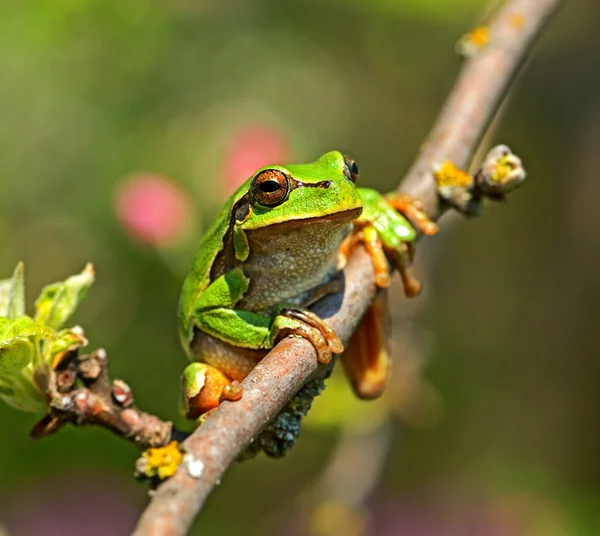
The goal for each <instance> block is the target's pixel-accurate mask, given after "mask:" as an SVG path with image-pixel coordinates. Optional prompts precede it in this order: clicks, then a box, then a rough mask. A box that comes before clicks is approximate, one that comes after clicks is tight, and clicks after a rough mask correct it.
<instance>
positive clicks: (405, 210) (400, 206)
mask: <svg viewBox="0 0 600 536" xmlns="http://www.w3.org/2000/svg"><path fill="white" fill-rule="evenodd" d="M385 198H386V199H387V201H388V203H389V204H390V205H392V206H393V207H394V208H395V209H396V210H397V211H398V212H400V213H401V214H403V215H404V216H406V217H407V218H408V219H409V220H410V221H411V222H412V223H413V224H414V225H415V226H417V227H418V228H419V229H420V230H421V232H422V233H423V234H425V235H427V236H431V235H434V234H437V232H438V231H439V227H438V226H437V225H436V224H435V223H434V222H432V221H431V220H430V219H429V217H428V216H427V214H425V212H424V210H423V203H422V202H421V201H419V200H418V199H414V198H413V197H411V196H410V195H408V194H398V193H394V194H388V195H386V196H385Z"/></svg>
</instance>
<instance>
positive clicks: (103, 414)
mask: <svg viewBox="0 0 600 536" xmlns="http://www.w3.org/2000/svg"><path fill="white" fill-rule="evenodd" d="M37 383H38V384H39V385H40V387H41V389H42V390H43V392H44V393H45V395H46V398H47V401H48V407H49V412H48V414H47V415H45V416H44V417H43V418H42V419H41V420H40V421H39V422H38V423H37V424H36V425H35V426H34V427H33V429H32V430H31V438H32V439H40V438H42V437H45V436H47V435H49V434H52V433H54V432H56V431H58V430H59V429H60V428H62V426H63V425H64V424H65V423H71V424H74V425H75V426H90V425H92V426H100V427H102V428H106V429H107V430H110V431H111V432H113V433H114V434H116V435H118V436H121V437H123V438H125V439H127V440H128V441H131V442H132V443H134V444H135V445H136V446H138V447H139V448H142V449H144V448H148V447H160V446H163V445H166V444H167V443H168V442H169V441H171V440H172V439H177V440H183V439H184V438H185V437H186V435H187V434H186V435H184V434H183V433H181V432H179V431H178V430H176V429H175V428H174V427H173V423H172V422H170V421H163V420H161V419H160V418H158V417H156V416H155V415H151V414H149V413H145V412H143V411H141V410H139V409H138V408H137V407H136V406H135V404H134V400H133V393H132V391H131V388H130V387H129V386H128V385H127V384H126V383H125V382H123V381H122V380H113V381H112V382H111V381H110V377H109V367H108V357H107V355H106V352H105V351H104V350H102V349H100V350H96V351H95V352H92V353H91V354H89V355H82V356H79V355H78V354H77V352H76V351H73V352H69V353H68V354H67V355H66V357H64V358H63V359H62V360H61V362H60V363H59V364H58V366H57V367H56V368H55V369H54V370H52V371H51V372H50V375H49V376H45V375H44V377H41V378H38V382H37ZM81 384H83V385H81Z"/></svg>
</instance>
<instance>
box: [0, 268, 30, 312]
mask: <svg viewBox="0 0 600 536" xmlns="http://www.w3.org/2000/svg"><path fill="white" fill-rule="evenodd" d="M24 314H25V282H24V280H23V263H22V262H20V263H19V264H17V267H16V268H15V271H14V272H13V275H12V277H11V278H10V279H3V280H0V317H8V318H15V317H17V316H23V315H24Z"/></svg>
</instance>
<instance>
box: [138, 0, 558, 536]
mask: <svg viewBox="0 0 600 536" xmlns="http://www.w3.org/2000/svg"><path fill="white" fill-rule="evenodd" d="M563 2H564V0H509V1H507V2H506V4H505V5H504V6H503V7H502V9H500V10H499V12H498V13H497V15H496V16H495V18H494V20H493V22H492V24H491V25H490V27H489V30H490V35H491V42H490V43H489V45H488V46H487V47H485V48H484V49H482V50H481V51H480V52H479V53H478V54H477V55H476V56H475V57H474V58H472V59H470V60H468V61H466V62H465V65H464V67H463V69H462V71H461V72H460V75H459V77H458V79H457V81H456V84H455V86H454V88H453V89H452V91H451V93H450V95H449V97H448V99H447V101H446V103H445V105H444V107H443V109H442V111H441V114H440V116H439V118H438V119H437V121H436V123H435V125H434V127H433V129H432V131H431V133H430V134H429V136H428V138H427V140H426V141H425V143H424V145H423V146H422V148H421V151H420V153H419V155H418V157H417V159H416V161H415V162H414V164H413V165H412V167H411V168H410V170H409V171H408V173H407V174H406V176H405V178H404V179H403V180H402V181H401V183H400V186H399V190H401V191H402V192H404V193H407V194H409V195H411V196H413V197H415V198H418V199H420V200H422V201H423V204H424V207H425V211H426V213H427V214H428V215H429V217H430V218H431V219H434V220H435V219H438V218H439V217H440V216H441V215H442V213H443V211H444V208H445V207H444V206H443V205H442V204H441V203H440V200H439V196H438V194H437V187H436V182H435V179H434V176H433V174H432V167H433V165H434V164H436V163H441V162H443V161H445V160H450V161H452V162H453V163H454V164H456V165H457V166H459V167H464V166H465V165H466V164H467V162H468V160H469V159H470V158H471V157H472V155H473V153H474V151H475V150H476V148H477V145H478V144H479V142H480V140H481V138H482V136H483V134H484V132H485V130H486V129H487V127H488V126H489V124H490V121H491V119H492V118H493V117H494V114H495V113H496V111H497V109H498V107H499V106H500V104H501V103H502V101H503V99H504V97H505V95H506V91H507V89H508V87H509V85H510V83H511V81H512V80H513V79H514V77H515V75H516V73H517V72H518V70H519V67H520V66H521V65H522V63H523V62H524V60H525V59H526V57H527V55H528V53H529V51H530V49H531V47H532V45H533V44H534V42H535V41H536V39H537V37H538V36H539V34H540V32H541V31H542V29H543V28H544V27H545V26H546V25H547V23H548V21H549V19H550V17H551V16H552V15H553V13H554V12H555V11H556V10H557V9H558V7H559V6H560V5H561V4H563ZM375 292H376V288H375V284H374V278H373V270H372V265H371V261H370V259H369V257H368V256H367V255H366V253H365V252H364V251H363V250H362V249H359V250H357V251H356V252H355V253H354V254H353V255H352V257H351V259H350V262H349V263H348V266H347V267H346V269H345V270H344V291H343V292H342V293H340V294H338V295H336V296H331V297H328V298H326V299H324V300H322V301H321V302H320V303H319V304H318V306H317V307H315V308H314V310H315V312H316V313H317V314H319V315H320V316H321V317H322V318H324V319H326V320H327V322H328V323H329V324H330V325H331V327H333V328H334V329H335V330H336V331H337V333H338V335H339V336H340V338H341V339H342V340H343V342H344V343H347V342H348V340H349V339H350V336H351V335H352V333H353V331H354V329H356V326H357V325H358V323H359V321H360V319H361V317H362V315H363V314H364V312H365V311H366V309H367V308H368V306H369V304H370V303H371V300H372V299H373V297H374V295H375ZM318 368H319V367H318V364H317V356H316V352H315V350H314V348H313V347H312V345H311V344H310V343H309V342H308V341H306V340H304V339H298V338H295V339H292V338H287V339H284V340H283V341H281V342H280V343H279V344H278V345H277V346H276V347H275V348H274V349H273V350H272V351H271V352H269V354H268V355H267V356H266V357H265V358H264V359H263V360H262V361H261V362H260V363H259V364H258V366H257V367H256V368H255V369H254V370H253V371H252V372H251V373H250V375H249V376H248V377H247V378H246V379H245V380H244V382H243V383H242V385H243V387H244V396H243V397H242V399H241V400H240V401H237V402H223V403H222V404H221V405H220V406H219V407H218V408H217V410H216V411H215V412H214V413H213V414H212V415H211V416H210V418H209V419H207V421H206V422H205V424H203V425H202V426H201V427H200V428H198V429H197V430H196V431H195V432H194V433H193V434H192V435H191V436H190V437H189V438H188V439H187V440H186V441H185V442H184V444H183V445H184V448H185V449H186V451H187V452H188V453H189V456H188V458H187V463H186V462H184V463H183V464H182V465H181V466H180V468H179V470H178V471H177V473H176V474H175V476H174V477H172V478H171V479H169V480H168V481H166V482H165V483H164V484H162V485H161V486H159V488H158V489H157V491H156V493H155V495H154V497H153V499H152V502H151V503H150V505H149V506H148V508H147V509H146V511H145V512H144V513H143V515H142V517H141V518H140V520H139V523H138V526H137V528H136V530H135V532H134V535H135V536H151V535H152V536H154V535H161V536H177V535H183V534H186V533H187V531H188V530H189V528H190V527H191V525H192V523H193V521H194V519H195V517H196V515H197V513H198V512H199V511H200V509H201V507H202V505H203V504H204V501H205V500H206V498H207V497H208V495H209V494H210V492H211V491H212V490H213V488H214V487H215V486H216V485H217V483H218V482H220V480H221V478H222V476H223V474H224V473H225V471H226V470H227V468H228V467H229V465H230V464H231V463H232V462H233V461H234V460H235V459H236V457H237V456H238V454H239V453H240V452H241V451H242V450H243V449H244V448H245V447H246V446H247V445H248V444H249V443H250V442H251V441H252V439H253V438H254V437H256V435H257V434H258V433H259V432H260V431H261V429H262V428H263V427H264V426H265V424H266V423H268V422H269V420H270V419H272V418H273V417H274V416H275V415H277V413H278V412H279V411H280V410H281V408H282V407H283V406H284V405H285V404H286V402H287V401H288V400H289V399H290V398H291V397H292V396H294V394H295V393H296V392H297V391H298V389H300V387H301V386H302V385H303V384H304V383H305V382H306V381H307V380H308V379H309V378H310V377H311V375H313V374H315V372H316V371H317V369H318ZM192 468H193V469H192Z"/></svg>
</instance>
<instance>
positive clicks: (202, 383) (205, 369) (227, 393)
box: [181, 363, 242, 419]
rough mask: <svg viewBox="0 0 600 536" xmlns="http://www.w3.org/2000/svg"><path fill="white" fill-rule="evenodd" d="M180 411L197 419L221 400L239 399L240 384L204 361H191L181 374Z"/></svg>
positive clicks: (240, 393)
mask: <svg viewBox="0 0 600 536" xmlns="http://www.w3.org/2000/svg"><path fill="white" fill-rule="evenodd" d="M181 387H182V395H183V400H182V401H181V402H182V403H181V406H182V412H183V413H184V414H185V415H186V416H187V417H188V418H189V419H197V418H198V417H200V416H204V415H205V414H206V412H208V411H210V410H213V409H215V408H216V407H217V406H218V405H219V403H220V402H222V401H223V400H239V399H240V398H241V397H242V386H241V385H240V383H239V382H237V381H233V382H232V381H231V380H230V379H229V378H227V376H225V375H224V374H223V373H222V372H221V371H220V370H219V369H217V368H215V367H212V366H211V365H207V364H206V363H191V364H190V365H188V366H187V367H186V368H185V370H184V371H183V375H182V376H181Z"/></svg>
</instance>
